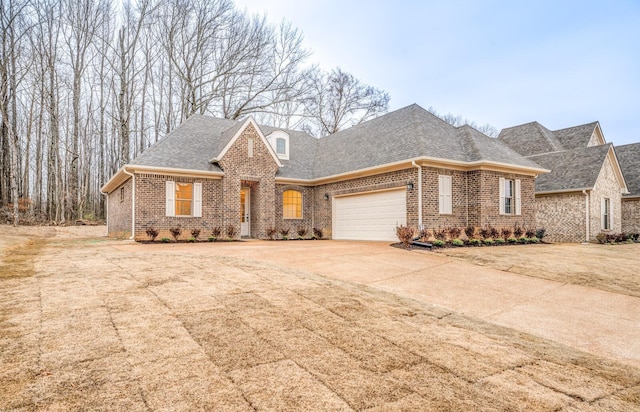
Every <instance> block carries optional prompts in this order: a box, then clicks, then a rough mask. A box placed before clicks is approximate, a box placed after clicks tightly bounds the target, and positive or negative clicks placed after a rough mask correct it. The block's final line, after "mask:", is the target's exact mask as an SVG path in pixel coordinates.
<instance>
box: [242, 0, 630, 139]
mask: <svg viewBox="0 0 640 412" xmlns="http://www.w3.org/2000/svg"><path fill="white" fill-rule="evenodd" d="M235 4H236V6H237V7H238V8H240V9H244V10H246V11H248V12H250V13H259V14H263V13H264V14H266V15H267V18H268V20H269V21H271V22H273V23H274V24H277V23H280V22H281V21H283V20H285V21H287V22H290V23H291V24H292V25H293V26H294V27H297V28H298V29H299V30H301V31H302V32H303V34H304V38H305V40H304V45H305V47H306V48H307V49H309V50H310V51H311V52H312V55H311V57H310V60H309V61H310V62H312V63H317V64H319V65H320V67H321V68H323V69H325V70H331V69H333V68H336V67H340V68H342V69H343V70H344V71H347V72H349V73H351V74H353V75H354V76H356V77H357V78H359V79H360V80H361V81H363V82H365V83H366V84H368V85H371V86H374V87H376V88H378V89H382V90H384V91H386V92H388V93H389V95H390V96H391V101H390V108H389V109H390V111H392V110H396V109H400V108H402V107H405V106H408V105H410V104H413V103H417V104H418V105H420V106H422V107H423V108H425V109H427V108H429V107H433V108H435V109H436V110H437V111H438V113H441V114H447V113H452V114H454V115H460V116H462V117H463V118H467V119H469V120H471V121H474V122H475V123H477V124H479V125H483V124H487V123H488V124H490V125H492V126H494V127H496V128H497V129H498V130H500V129H503V128H505V127H511V126H516V125H520V124H523V123H528V122H532V121H537V122H539V123H541V124H542V125H543V126H545V127H547V128H549V129H551V130H558V129H563V128H566V127H572V126H577V125H581V124H585V123H589V122H593V121H599V122H600V126H601V128H602V131H603V133H604V136H605V139H606V140H607V141H608V142H613V143H614V144H615V145H623V144H628V143H635V142H640V0H601V1H592V0H582V1H574V0H553V1H548V0H537V1H519V0H510V1H497V0H496V1H490V0H476V1H471V0H467V1H463V0H440V1H432V0H423V1H420V0H395V1H381V0H368V1H363V0H322V1H308V0H235Z"/></svg>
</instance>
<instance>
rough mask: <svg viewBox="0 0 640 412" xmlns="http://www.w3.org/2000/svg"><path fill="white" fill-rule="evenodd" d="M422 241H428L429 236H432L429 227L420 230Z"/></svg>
mask: <svg viewBox="0 0 640 412" xmlns="http://www.w3.org/2000/svg"><path fill="white" fill-rule="evenodd" d="M419 235H420V241H421V242H425V243H426V242H428V241H429V237H431V233H430V232H429V229H425V228H422V230H420V233H419Z"/></svg>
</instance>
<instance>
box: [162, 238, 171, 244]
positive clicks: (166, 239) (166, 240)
mask: <svg viewBox="0 0 640 412" xmlns="http://www.w3.org/2000/svg"><path fill="white" fill-rule="evenodd" d="M160 241H161V242H162V243H169V242H171V239H169V238H168V237H163V238H162V239H160Z"/></svg>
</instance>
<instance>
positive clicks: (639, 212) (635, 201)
mask: <svg viewBox="0 0 640 412" xmlns="http://www.w3.org/2000/svg"><path fill="white" fill-rule="evenodd" d="M622 231H623V232H624V233H640V198H637V197H636V198H632V199H626V198H622Z"/></svg>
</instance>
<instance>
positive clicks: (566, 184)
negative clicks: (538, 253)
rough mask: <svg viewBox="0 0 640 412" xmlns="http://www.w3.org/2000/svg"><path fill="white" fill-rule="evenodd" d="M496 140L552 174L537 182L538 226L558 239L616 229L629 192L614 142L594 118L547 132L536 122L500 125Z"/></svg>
mask: <svg viewBox="0 0 640 412" xmlns="http://www.w3.org/2000/svg"><path fill="white" fill-rule="evenodd" d="M498 140H500V141H501V142H503V143H504V144H506V145H508V146H509V147H511V148H512V149H513V150H515V151H517V152H518V153H520V154H521V155H523V156H525V157H526V158H527V159H529V160H532V161H533V162H535V163H537V164H539V165H540V166H542V167H544V168H545V169H549V170H551V173H548V174H545V175H541V176H540V177H539V178H538V179H537V180H536V185H535V197H536V201H535V205H536V224H537V225H538V226H541V227H544V228H545V229H546V230H547V235H548V239H549V240H551V241H556V242H580V241H583V242H584V241H591V240H594V239H595V237H596V235H597V234H598V233H600V232H602V231H604V232H620V230H621V227H622V205H621V202H622V195H623V194H624V193H626V192H627V188H626V183H625V178H624V176H623V174H622V171H621V168H620V164H619V163H618V158H617V156H616V151H615V150H614V147H613V144H611V143H606V141H605V139H604V135H603V133H602V130H601V128H600V124H599V123H598V122H594V123H588V124H584V125H581V126H576V127H570V128H567V129H561V130H555V131H551V130H549V129H547V128H546V127H544V126H542V125H541V124H540V123H538V122H532V123H526V124H523V125H520V126H515V127H510V128H507V129H503V130H502V131H501V132H500V135H499V136H498Z"/></svg>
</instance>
